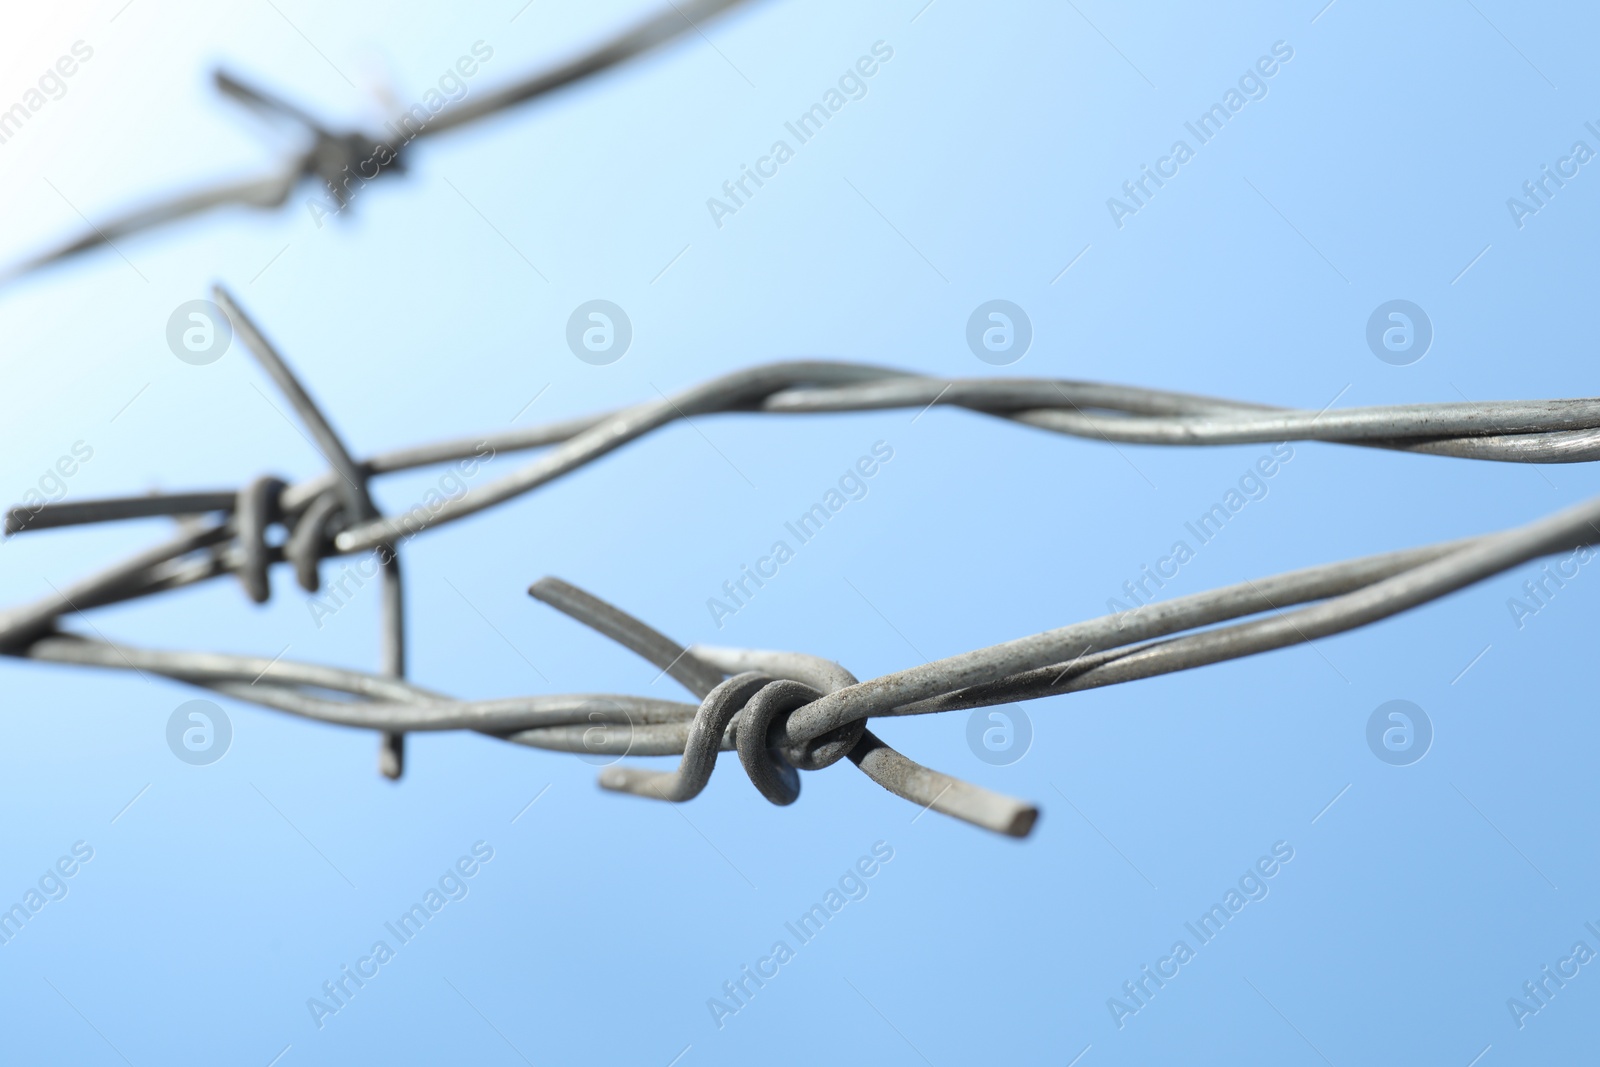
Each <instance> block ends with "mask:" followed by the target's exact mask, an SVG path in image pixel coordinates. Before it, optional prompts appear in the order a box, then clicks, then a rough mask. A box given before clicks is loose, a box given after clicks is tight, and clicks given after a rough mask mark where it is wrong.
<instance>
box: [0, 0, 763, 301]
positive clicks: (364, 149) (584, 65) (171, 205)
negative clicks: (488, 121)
mask: <svg viewBox="0 0 1600 1067" xmlns="http://www.w3.org/2000/svg"><path fill="white" fill-rule="evenodd" d="M745 2H747V0H682V2H673V3H669V4H668V6H667V7H666V8H663V9H662V10H661V11H659V12H658V13H656V14H654V15H652V16H650V17H648V18H646V19H644V20H642V21H640V22H638V23H636V24H635V25H632V26H630V27H628V28H627V29H625V30H622V31H621V32H619V33H617V34H614V35H612V36H611V37H609V38H607V39H606V40H605V41H604V42H602V43H601V44H599V45H597V46H595V47H593V48H591V49H589V50H587V51H585V52H583V53H581V54H579V55H577V56H575V57H574V58H572V59H569V60H566V61H565V62H562V63H558V64H556V65H555V66H553V67H550V68H548V69H544V70H540V71H537V72H535V73H533V74H531V75H528V76H527V77H524V78H521V79H518V80H516V81H513V82H511V83H510V84H508V85H506V86H504V87H502V88H500V89H497V90H494V91H491V92H489V93H486V94H483V95H481V96H478V97H463V98H462V99H461V100H460V101H459V102H458V103H457V104H456V106H454V107H445V108H444V109H442V110H441V111H439V112H438V113H437V114H435V113H433V112H432V110H431V109H429V108H427V107H425V106H422V107H421V110H422V111H423V112H424V115H423V116H413V115H412V113H411V112H407V111H398V107H396V110H397V111H398V113H397V114H396V115H395V116H394V121H393V122H392V123H391V130H392V132H391V134H389V135H384V134H375V133H367V132H361V131H356V130H337V131H336V130H333V129H331V128H330V126H329V125H328V124H327V123H324V122H322V121H320V120H318V119H317V118H315V117H313V116H312V115H311V113H310V112H308V111H307V110H306V109H304V108H302V107H300V106H298V105H296V104H293V103H290V102H289V101H288V100H287V99H285V98H284V97H283V96H282V95H280V94H277V93H273V92H270V91H268V90H266V89H261V88H258V87H256V86H253V85H250V84H249V83H247V82H246V81H244V80H243V79H242V78H240V77H238V76H237V75H234V74H231V73H229V72H228V71H226V70H223V69H218V70H216V71H214V72H213V74H212V79H213V81H214V83H215V85H216V88H217V89H218V91H220V92H222V93H223V94H225V95H226V96H229V97H231V98H232V99H233V100H234V101H236V102H238V103H241V104H243V105H245V106H246V107H248V108H250V109H251V110H252V111H254V112H256V113H257V114H258V115H261V116H263V117H266V118H271V119H276V120H280V121H282V120H287V122H288V123H289V124H290V125H291V126H294V127H296V128H297V129H298V130H299V131H300V133H301V134H302V135H303V140H304V146H303V147H302V148H301V150H300V151H299V152H298V153H296V154H294V155H293V156H291V157H289V158H288V159H286V160H284V161H283V162H282V163H281V164H279V166H277V167H276V168H275V169H273V170H271V171H268V172H267V173H265V174H263V175H261V176H258V177H251V178H245V179H239V180H233V181H227V182H222V183H220V184H217V185H212V186H208V187H205V188H201V189H196V190H193V191H190V192H185V193H180V194H177V195H174V196H169V197H167V198H165V199H162V200H158V201H155V202H152V203H150V204H148V205H146V206H144V207H140V208H137V209H135V210H132V211H128V212H125V213H123V214H121V215H118V216H115V217H112V218H108V219H103V220H101V221H100V222H99V223H92V222H91V223H89V229H88V231H87V232H85V233H83V234H81V235H79V236H78V237H75V238H72V239H71V240H68V241H66V242H64V243H61V244H59V245H56V246H55V247H53V248H50V249H48V250H46V251H44V252H40V253H38V254H36V255H34V256H31V257H28V258H27V259H24V260H22V261H21V262H19V263H16V264H14V265H12V266H11V267H8V268H5V269H0V285H3V284H5V283H6V282H8V281H11V280H13V279H15V278H18V277H21V276H22V275H25V274H28V273H31V272H33V271H36V270H39V269H41V268H43V267H46V266H49V265H50V264H53V263H57V262H59V261H61V260H63V259H67V258H70V257H72V256H76V255H79V254H81V253H84V252H88V251H90V250H92V249H95V248H99V247H100V246H102V245H105V246H109V247H112V248H115V247H116V245H115V243H114V242H115V241H116V239H118V238H121V237H126V236H131V235H133V234H136V233H141V232H143V231H145V230H149V229H154V228H156V227H159V226H164V225H166V224H167V223H171V222H177V221H179V220H181V219H185V218H188V217H190V216H192V215H200V214H204V213H206V212H208V211H211V210H214V209H216V208H221V207H250V208H256V209H258V210H273V209H276V208H280V207H282V206H283V205H284V204H286V203H287V202H288V200H289V196H290V194H291V193H293V192H294V190H295V188H296V187H297V186H299V185H301V184H303V183H305V182H307V181H312V180H315V181H320V182H321V183H322V185H323V187H324V188H325V189H326V190H327V192H328V194H329V195H330V196H331V197H332V198H333V202H334V203H335V204H336V205H337V207H338V208H339V209H340V210H342V209H343V208H344V207H345V206H346V205H347V204H348V203H349V201H350V198H351V186H352V185H354V186H356V187H360V186H364V185H365V184H366V183H367V182H369V181H375V180H377V179H378V178H379V177H381V176H383V175H385V174H402V173H404V172H405V165H404V163H403V162H402V160H403V158H405V156H404V155H403V153H408V152H409V151H410V147H411V145H412V144H413V142H415V141H417V140H419V139H421V138H424V137H431V136H435V135H437V134H440V133H444V132H446V131H448V130H454V129H458V128H460V127H462V126H465V125H468V124H470V123H474V122H479V121H481V120H483V119H485V118H488V117H490V116H492V115H497V114H499V113H500V112H502V111H505V110H507V109H508V108H512V107H515V106H517V105H519V104H524V103H527V102H529V101H531V100H536V99H538V98H540V97H543V96H548V95H550V94H551V93H554V92H555V91H557V90H559V89H563V88H566V87H567V86H569V85H573V84H575V83H577V82H580V81H583V80H584V79H586V78H589V77H592V76H594V75H596V74H600V73H603V72H605V71H607V70H610V69H611V68H612V67H615V66H617V65H619V64H622V63H625V62H627V61H628V60H630V59H633V58H635V57H637V56H640V55H643V54H644V53H646V52H649V51H651V50H653V49H655V48H657V47H659V46H661V45H664V44H666V43H668V42H669V41H672V40H674V39H676V38H678V37H680V36H683V35H684V34H686V33H688V32H690V31H694V32H695V33H700V34H701V35H702V36H704V34H703V33H702V31H701V30H700V23H701V22H703V21H705V20H706V19H710V18H712V17H714V16H716V15H719V14H721V13H722V12H723V11H725V10H727V9H729V8H732V7H736V6H738V5H739V4H741V3H745ZM519 13H520V12H519ZM479 43H480V44H481V43H482V42H479ZM368 163H371V164H373V167H372V173H371V174H368V173H367V172H366V170H365V167H364V165H365V164H368ZM85 221H88V220H87V219H86V220H85ZM319 225H320V223H319Z"/></svg>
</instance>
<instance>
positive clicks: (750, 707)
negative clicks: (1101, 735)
mask: <svg viewBox="0 0 1600 1067" xmlns="http://www.w3.org/2000/svg"><path fill="white" fill-rule="evenodd" d="M1595 543H1600V498H1596V499H1594V500H1590V501H1586V502H1584V503H1582V504H1580V505H1577V506H1575V507H1571V508H1568V509H1566V510H1564V511H1562V512H1558V513H1557V514H1555V515H1551V516H1549V517H1546V518H1544V519H1540V520H1537V521H1535V522H1532V523H1529V524H1526V525H1524V526H1521V527H1516V528H1513V529H1510V530H1506V531H1501V532H1498V533H1491V534H1485V535H1481V536H1478V537H1472V538H1466V539H1463V540H1458V541H1453V542H1445V543H1441V544H1434V545H1425V546H1421V547H1418V548H1413V549H1405V550H1401V551H1397V552H1389V553H1384V554H1381V555H1376V556H1367V557H1363V558H1360V559H1354V560H1348V561H1343V562H1338V563H1331V564H1323V565H1320V566H1316V567H1310V568H1306V569H1304V570H1300V571H1292V572H1288V573H1285V574H1279V575H1274V576H1271V577H1267V578H1262V579H1259V580H1256V581H1245V582H1242V583H1239V584H1236V585H1232V586H1227V587H1224V588H1221V589H1215V590H1210V591H1207V592H1203V593H1196V594H1191V595H1189V596H1184V597H1178V598H1174V599H1172V600H1168V601H1161V602H1156V603H1153V604H1151V605H1148V606H1147V608H1145V609H1138V610H1134V611H1128V612H1122V613H1118V614H1114V615H1106V616H1101V617H1100V618H1097V619H1091V620H1087V621H1086V622H1082V623H1076V624H1072V625H1070V626H1065V627H1061V628H1059V629H1056V630H1051V631H1047V632H1045V633H1041V634H1034V635H1031V636H1028V637H1024V638H1019V639H1016V640H1013V641H1008V642H1003V643H1001V644H998V645H992V646H989V647H988V648H983V649H978V650H976V651H973V652H968V653H963V654H960V655H957V656H951V657H946V658H944V659H941V660H937V661H934V662H933V663H928V664H925V665H923V666H921V667H914V668H911V669H909V670H906V671H900V672H896V673H894V674H889V675H884V676H882V677H879V678H875V679H870V680H868V681H865V682H856V681H855V680H854V678H853V676H852V675H850V674H849V672H847V671H845V670H844V669H843V668H842V667H840V666H839V665H838V664H835V663H832V662H830V661H827V660H824V659H822V658H820V657H815V656H808V655H804V654H800V653H792V652H764V651H758V650H750V649H727V648H716V647H711V646H699V645H691V646H689V647H687V648H684V647H681V646H679V645H677V644H676V643H675V642H673V641H671V640H670V639H669V638H666V637H665V636H664V635H662V634H660V633H658V632H657V631H655V630H653V629H651V628H650V627H648V626H646V625H645V624H644V623H642V622H640V621H639V620H637V619H634V618H633V617H632V616H629V615H627V614H626V613H624V612H622V611H620V610H619V609H617V608H615V607H613V606H612V605H610V604H607V603H605V602H604V601H601V600H599V599H598V598H596V597H593V596H591V595H590V594H588V593H586V592H584V591H583V590H580V589H578V588H576V587H574V586H571V585H569V584H567V583H565V582H561V581H559V580H558V579H553V578H546V579H542V580H541V581H539V582H536V583H535V584H534V586H533V587H531V588H530V590H529V592H530V593H531V594H532V595H534V596H535V597H537V598H538V599H540V600H543V601H545V602H546V603H549V604H551V605H552V606H555V607H557V608H558V609H560V610H562V611H563V612H565V613H566V614H568V615H570V616H572V617H574V618H576V619H578V620H579V621H581V622H584V623H586V624H588V625H590V626H591V627H592V628H594V629H596V630H597V631H599V632H600V633H602V634H604V635H605V636H607V637H610V638H612V639H614V640H616V641H618V642H619V643H620V644H622V645H624V646H625V647H627V648H629V649H630V650H632V651H634V652H636V653H638V654H639V655H641V656H643V657H644V658H645V659H647V660H648V661H650V662H651V663H653V664H655V665H657V666H658V667H660V668H661V669H662V670H663V672H664V673H666V674H669V675H671V676H672V677H673V678H674V679H675V680H677V681H678V682H679V683H680V684H683V685H684V686H685V688H688V689H689V690H690V691H691V692H694V693H696V695H699V696H701V697H702V700H701V703H700V705H699V706H698V707H696V706H694V705H689V704H680V703H675V702H671V701H665V700H659V699H654V698H642V697H629V696H623V695H613V696H607V695H597V694H570V695H562V696H533V697H516V698H502V699H497V700H487V701H452V700H450V699H448V698H445V697H442V696H440V695H438V694H436V693H432V692H430V691H428V690H425V689H422V688H420V687H417V686H415V685H412V684H410V683H407V682H404V681H402V680H399V679H394V678H386V677H382V676H378V675H367V674H363V673H361V672H357V671H350V670H346V669H343V668H336V667H326V666H321V665H316V664H306V663H298V662H294V661H286V660H282V659H278V660H265V659H262V658H259V657H248V656H231V655H225V654H219V653H200V652H152V651H148V650H143V649H134V648H130V647H127V646H123V645H113V644H111V643H109V642H105V641H97V640H90V639H88V638H84V637H80V636H76V635H69V634H60V633H53V634H50V635H48V636H45V637H42V638H39V639H37V640H34V641H33V642H31V643H30V644H28V645H26V646H25V647H13V648H10V649H8V650H7V652H8V654H11V655H16V656H23V657H27V658H31V659H36V660H42V661H46V662H54V663H68V664H77V665H83V666H100V667H113V668H120V669H132V670H141V671H148V672H150V673H154V674H159V675H163V676H166V677H169V678H173V679H176V680H180V681H184V682H188V683H190V684H194V685H200V686H203V687H206V688H209V689H212V690H214V691H216V692H219V693H222V694H224V695H228V696H234V697H237V698H238V699H242V700H246V701H250V702H254V703H257V704H261V705H264V706H268V707H275V708H278V709H280V710H284V711H288V712H291V713H293V714H298V715H302V716H305V717H308V718H313V719H317V720H319V721H323V722H330V723H337V724H340V725H347V726H357V727H365V728H376V729H383V730H388V731H394V732H401V731H404V730H440V729H472V730H477V731H479V732H482V733H485V734H488V735H490V736H495V737H499V738H501V739H504V740H508V741H513V742H515V743H519V744H524V745H532V746H534V747H540V748H546V749H552V750H556V751H567V752H586V753H611V754H617V755H629V754H631V755H670V754H682V761H681V762H680V765H679V768H678V770H677V771H675V772H667V773H665V774H663V773H660V772H649V771H642V770H638V769H634V768H623V767H610V768H607V769H606V770H605V771H604V772H602V775H601V779H600V784H601V785H602V786H603V787H605V788H607V789H611V790H614V791H619V792H628V793H633V794H636V795H640V796H647V797H656V798H659V799H663V800H673V801H680V802H681V801H684V800H688V799H691V798H692V797H694V796H696V795H698V794H699V793H700V791H701V790H702V789H703V788H704V787H705V785H706V783H707V781H708V780H709V778H710V776H711V773H712V770H713V769H714V766H715V758H716V754H717V753H718V752H720V751H728V750H736V751H737V752H738V753H739V755H740V759H741V763H742V764H743V765H744V767H745V770H746V772H747V774H748V776H749V777H750V778H751V780H752V782H754V783H755V784H756V785H757V788H758V789H759V790H760V791H761V792H762V794H763V795H765V796H766V797H767V798H768V799H769V800H771V801H772V802H773V803H777V804H785V803H790V802H792V801H793V799H794V798H795V796H797V795H798V792H799V789H798V781H799V779H798V776H796V775H795V774H794V771H795V770H796V769H805V770H817V769H821V768H822V767H825V766H828V765H831V764H832V763H833V762H836V761H837V760H838V759H839V758H840V757H841V756H842V755H844V754H848V755H849V757H850V759H851V761H852V762H853V763H855V764H856V766H857V767H859V768H860V769H861V770H862V771H864V772H865V773H867V774H868V776H869V777H871V778H872V779H873V780H874V781H876V782H878V783H879V784H880V785H882V786H884V787H885V788H886V789H888V790H889V791H891V792H894V793H896V794H897V795H900V796H903V797H906V798H907V799H909V800H911V801H913V802H914V803H918V804H920V805H922V806H924V807H927V808H931V809H932V810H937V811H940V812H942V813H944V814H948V815H952V816H954V817H956V818H958V819H962V820H963V821H966V822H969V823H972V824H973V825H976V826H980V827H982V828H984V829H989V830H993V831H996V832H999V833H1004V834H1008V835H1010V836H1016V837H1023V836H1026V835H1027V834H1028V833H1029V831H1030V830H1031V828H1032V826H1033V824H1034V822H1035V820H1036V818H1037V815H1038V809H1037V808H1035V807H1034V806H1033V805H1031V804H1027V803H1026V802H1023V801H1018V800H1014V799H1012V798H1009V797H1004V796H1000V795H998V794H995V793H992V792H990V791H988V790H985V789H983V788H982V787H979V786H974V785H970V784H968V783H964V782H961V781H959V780H957V779H954V778H951V777H949V776H947V775H943V774H941V773H940V772H937V771H934V770H931V769H929V768H926V767H922V766H920V765H919V764H916V763H915V762H913V761H911V760H909V759H907V758H906V757H904V756H902V755H900V754H899V753H898V752H895V751H894V750H893V749H892V748H890V747H889V746H887V745H886V744H884V743H883V742H882V741H881V740H880V739H878V738H877V737H876V736H874V735H873V734H872V733H871V732H870V731H869V730H867V729H866V728H865V722H866V720H867V719H868V718H870V717H873V716H900V715H921V714H935V713H940V712H947V711H956V710H963V709H966V708H973V707H983V706H988V705H993V704H999V703H1011V702H1015V701H1020V700H1031V699H1037V698H1039V697H1043V696H1049V695H1055V694H1060V693H1067V692H1074V691H1079V690H1082V689H1088V688H1095V687H1098V686H1103V685H1110V684H1116V683H1119V682H1127V681H1133V680H1135V679H1138V678H1148V677H1153V676H1156V675H1159V674H1166V673H1171V672H1174V671H1179V670H1190V669H1193V668H1196V667H1200V666H1204V665H1206V664H1210V663H1216V662H1220V661H1223V660H1227V659H1237V658H1241V657H1244V656H1250V655H1256V654H1259V653H1262V652H1267V651H1271V650H1274V649H1278V648H1283V647H1286V646H1289V645H1294V644H1300V643H1308V642H1311V641H1314V640H1316V639H1317V638H1319V637H1325V636H1328V635H1331V634H1335V633H1340V632H1343V631H1346V630H1351V629H1355V628H1358V627H1361V626H1365V625H1368V624H1370V623H1372V622H1375V621H1377V620H1379V619H1382V618H1387V617H1389V616H1391V615H1395V614H1398V613H1400V612H1402V611H1405V610H1408V609H1410V608H1413V607H1416V606H1418V605H1420V604H1423V603H1426V602H1428V601H1431V600H1435V599H1438V598H1439V597H1442V596H1445V595H1447V594H1449V593H1450V592H1453V591H1455V590H1457V589H1460V588H1462V587H1464V586H1467V585H1470V584H1472V583H1474V582H1477V581H1481V580H1483V579H1484V578H1487V577H1489V576H1491V575H1493V574H1498V573H1501V572H1503V571H1505V570H1506V569H1508V568H1510V567H1514V566H1516V565H1518V564H1520V563H1524V562H1527V561H1528V560H1531V559H1535V558H1538V557H1539V556H1542V555H1549V554H1553V553H1555V552H1561V551H1566V550H1569V549H1572V548H1576V547H1580V546H1583V545H1591V544H1595ZM1310 601H1318V603H1314V604H1311V606H1309V607H1302V608H1299V609H1298V610H1295V611H1293V612H1288V611H1285V610H1284V608H1285V607H1288V606H1293V605H1297V604H1306V603H1308V602H1310ZM1250 615H1267V616H1268V617H1266V618H1262V619H1257V620H1254V621H1251V622H1246V623H1243V624H1239V625H1235V626H1227V627H1217V628H1214V629H1205V627H1208V626H1211V625H1213V624H1215V623H1218V622H1224V621H1228V620H1232V619H1237V618H1242V617H1245V616H1250ZM1184 631H1196V632H1190V633H1184ZM1152 638H1167V640H1151V639H1152ZM730 673H731V674H732V677H729V678H726V679H723V676H724V675H728V674H730ZM1047 675H1049V676H1050V677H1049V678H1048V679H1047V677H1046V676H1047ZM308 690H322V691H331V692H339V693H344V694H346V695H347V696H349V697H352V698H355V699H352V700H331V699H328V698H326V697H320V696H316V695H314V694H313V693H312V692H309V691H308ZM596 723H612V724H616V725H626V726H627V727H628V730H627V731H626V732H625V733H623V734H621V735H620V736H616V737H612V736H602V737H601V738H600V739H599V740H598V741H596V740H595V738H594V736H593V728H594V725H595V724H596ZM818 742H821V743H820V744H819V743H818ZM845 745H848V748H844V746H845ZM808 753H809V755H808Z"/></svg>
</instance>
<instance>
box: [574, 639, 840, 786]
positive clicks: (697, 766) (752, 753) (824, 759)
mask: <svg viewBox="0 0 1600 1067" xmlns="http://www.w3.org/2000/svg"><path fill="white" fill-rule="evenodd" d="M838 674H839V675H840V676H841V677H840V680H841V681H843V679H849V681H848V682H844V684H848V685H853V684H855V681H856V679H855V678H854V676H852V675H850V674H849V673H848V672H846V671H842V670H841V671H839V672H838ZM838 688H843V685H839V686H838ZM823 695H824V694H823V693H822V691H820V690H818V689H815V688H813V687H812V686H810V685H807V684H806V683H804V682H800V681H796V680H794V679H792V678H774V677H772V676H771V675H770V674H764V673H762V672H760V671H744V672H741V673H739V674H735V675H734V676H733V677H731V678H728V679H726V680H724V681H723V682H721V683H719V684H718V685H717V686H716V687H715V688H713V689H712V690H711V692H709V693H707V694H706V696H705V699H703V700H702V701H701V702H700V709H699V710H698V711H697V712H695V716H694V719H693V721H692V723H691V724H690V727H689V736H688V738H687V739H686V740H685V742H684V747H683V759H682V761H681V762H680V763H679V764H678V769H677V770H675V771H646V770H640V769H637V768H633V767H608V768H606V769H605V770H604V771H602V772H601V774H600V785H601V786H602V787H603V788H606V789H610V790H614V791H616V792H619V793H632V794H634V795H635V796H644V797H654V798H656V799H659V800H670V801H678V802H681V801H685V800H692V799H693V798H694V797H696V796H698V795H699V794H700V792H701V791H702V790H703V789H705V787H706V784H707V783H708V782H709V781H710V780H711V772H712V771H713V770H715V769H716V761H717V753H718V752H720V751H721V750H722V749H723V748H724V747H732V748H734V749H735V750H736V751H737V752H738V753H739V763H740V764H741V765H742V766H743V767H744V771H745V774H746V775H748V776H749V778H750V781H751V783H752V784H754V785H755V787H756V789H757V790H758V791H759V792H760V793H761V795H762V796H764V797H766V798H767V799H768V800H770V801H771V802H772V803H774V804H779V805H784V804H793V803H794V802H795V800H796V799H798V798H799V796H800V775H799V773H798V772H799V771H802V770H806V771H819V770H822V769H823V768H824V767H831V766H832V765H833V764H835V763H837V762H839V761H840V760H842V759H844V758H845V757H846V756H847V755H849V754H850V752H851V750H853V749H854V748H855V747H856V745H857V744H858V743H859V742H860V741H861V738H862V736H863V735H864V734H865V733H866V729H867V724H866V720H864V719H857V720H855V721H854V722H849V723H846V724H844V725H843V726H840V727H836V728H835V729H833V730H830V731H829V732H827V733H825V734H823V735H821V736H820V737H816V738H813V739H811V740H810V741H806V742H803V743H800V744H794V745H786V744H783V743H781V740H780V739H781V738H782V737H783V726H784V723H785V722H786V721H787V720H788V717H789V715H790V714H791V713H793V712H794V711H796V710H798V709H799V708H802V707H804V706H805V705H807V704H810V703H811V702H812V701H814V700H818V699H820V698H821V697H822V696H823ZM730 735H731V742H732V743H731V746H729V745H728V744H727V743H726V741H725V739H726V738H728V737H729V736H730Z"/></svg>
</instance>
